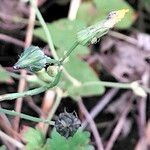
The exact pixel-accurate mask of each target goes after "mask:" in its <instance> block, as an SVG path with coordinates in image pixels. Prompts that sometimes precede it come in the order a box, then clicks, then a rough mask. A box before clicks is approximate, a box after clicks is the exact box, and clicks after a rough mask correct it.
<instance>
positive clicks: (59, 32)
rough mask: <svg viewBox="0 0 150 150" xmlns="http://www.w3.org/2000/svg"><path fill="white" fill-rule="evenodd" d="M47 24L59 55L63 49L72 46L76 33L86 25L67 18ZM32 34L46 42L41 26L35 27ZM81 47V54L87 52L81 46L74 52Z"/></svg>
mask: <svg viewBox="0 0 150 150" xmlns="http://www.w3.org/2000/svg"><path fill="white" fill-rule="evenodd" d="M47 26H48V29H49V31H50V33H51V35H52V40H53V42H54V45H55V47H56V49H57V51H58V55H59V56H62V55H63V54H64V52H65V51H67V50H68V49H70V48H71V47H72V45H73V43H74V42H75V41H76V40H77V38H76V33H77V32H78V31H80V30H82V29H83V28H85V27H86V25H85V23H84V22H82V21H79V20H75V21H69V20H68V19H60V20H58V21H55V22H53V23H48V24H47ZM34 34H35V36H37V37H39V38H40V39H42V40H43V41H45V42H47V38H46V36H45V34H44V31H43V29H42V28H37V29H36V30H35V31H34ZM81 48H82V51H80V53H81V54H85V53H88V51H87V49H86V48H85V47H83V46H79V47H77V48H76V50H75V51H74V52H76V51H79V49H81Z"/></svg>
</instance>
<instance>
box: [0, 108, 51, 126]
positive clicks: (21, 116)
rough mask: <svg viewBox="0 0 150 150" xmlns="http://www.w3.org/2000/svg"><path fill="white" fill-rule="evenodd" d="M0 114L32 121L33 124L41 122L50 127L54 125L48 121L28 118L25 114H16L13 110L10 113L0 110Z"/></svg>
mask: <svg viewBox="0 0 150 150" xmlns="http://www.w3.org/2000/svg"><path fill="white" fill-rule="evenodd" d="M0 113H4V114H7V115H11V116H19V117H20V118H23V119H26V120H30V121H33V122H43V123H47V124H50V125H54V122H53V121H50V120H48V119H42V118H37V117H32V116H29V115H26V114H23V113H19V112H16V111H14V110H12V111H11V110H7V109H2V108H0Z"/></svg>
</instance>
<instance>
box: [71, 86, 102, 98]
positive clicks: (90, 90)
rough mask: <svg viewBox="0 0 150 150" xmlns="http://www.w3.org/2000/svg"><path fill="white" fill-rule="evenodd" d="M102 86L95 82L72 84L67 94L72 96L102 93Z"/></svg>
mask: <svg viewBox="0 0 150 150" xmlns="http://www.w3.org/2000/svg"><path fill="white" fill-rule="evenodd" d="M104 90H105V89H104V88H102V86H101V85H98V84H96V83H93V84H90V85H88V84H86V83H85V84H82V85H81V86H79V87H75V86H72V87H70V88H69V89H68V94H69V95H70V96H72V97H76V96H93V95H97V94H100V93H104Z"/></svg>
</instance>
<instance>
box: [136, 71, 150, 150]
mask: <svg viewBox="0 0 150 150" xmlns="http://www.w3.org/2000/svg"><path fill="white" fill-rule="evenodd" d="M149 76H150V74H149V71H146V72H145V73H144V74H143V76H142V83H143V85H144V86H145V87H148V83H149ZM137 102H138V111H139V117H138V118H137V122H138V127H139V136H140V140H139V141H140V145H141V147H142V149H144V150H146V149H148V147H147V143H146V140H145V128H146V103H147V97H143V98H137Z"/></svg>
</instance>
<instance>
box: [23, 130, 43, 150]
mask: <svg viewBox="0 0 150 150" xmlns="http://www.w3.org/2000/svg"><path fill="white" fill-rule="evenodd" d="M24 139H25V140H26V142H27V145H26V149H27V150H35V149H36V150H40V148H41V147H42V146H43V144H44V140H45V138H44V135H43V133H42V132H41V131H40V130H36V129H33V128H29V129H27V131H26V132H25V133H24Z"/></svg>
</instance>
